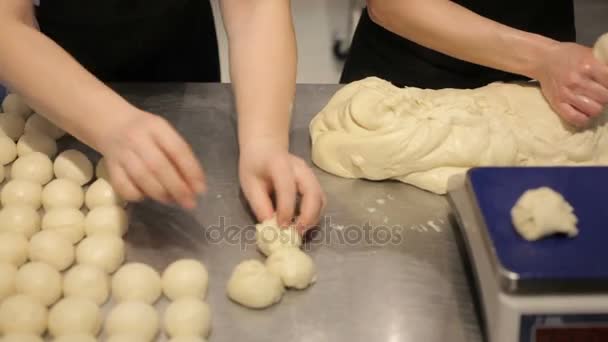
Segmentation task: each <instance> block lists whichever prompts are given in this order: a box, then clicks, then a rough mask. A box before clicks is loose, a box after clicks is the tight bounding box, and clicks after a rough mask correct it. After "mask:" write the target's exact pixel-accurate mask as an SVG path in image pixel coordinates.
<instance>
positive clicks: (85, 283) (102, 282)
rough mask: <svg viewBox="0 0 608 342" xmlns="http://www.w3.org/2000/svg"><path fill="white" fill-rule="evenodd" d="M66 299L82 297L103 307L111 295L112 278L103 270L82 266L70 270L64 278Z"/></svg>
mask: <svg viewBox="0 0 608 342" xmlns="http://www.w3.org/2000/svg"><path fill="white" fill-rule="evenodd" d="M63 293H64V295H65V296H66V297H70V296H74V297H82V298H87V299H90V300H92V301H93V302H95V304H97V305H101V304H103V303H105V302H106V300H107V299H108V296H109V295H110V277H109V276H108V274H107V273H106V272H104V271H103V270H102V269H101V268H99V267H95V266H91V265H85V264H80V265H76V266H74V267H72V268H70V269H69V270H68V271H67V272H66V273H65V277H64V278H63Z"/></svg>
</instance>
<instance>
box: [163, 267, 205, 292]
mask: <svg viewBox="0 0 608 342" xmlns="http://www.w3.org/2000/svg"><path fill="white" fill-rule="evenodd" d="M208 281H209V274H208V272H207V269H206V268H205V265H203V264H202V263H200V262H199V261H197V260H194V259H181V260H177V261H175V262H173V263H172V264H171V265H169V266H168V267H167V268H166V269H165V272H163V276H162V286H163V292H164V293H165V296H167V298H169V299H171V300H176V299H178V298H182V297H196V298H200V299H205V295H206V293H207V283H208Z"/></svg>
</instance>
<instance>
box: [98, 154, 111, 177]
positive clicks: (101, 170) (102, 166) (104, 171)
mask: <svg viewBox="0 0 608 342" xmlns="http://www.w3.org/2000/svg"><path fill="white" fill-rule="evenodd" d="M109 175H110V174H109V173H108V168H107V166H106V159H105V158H104V157H101V159H99V161H98V162H97V166H96V167H95V176H96V177H97V178H101V179H105V180H107V181H110V176H109Z"/></svg>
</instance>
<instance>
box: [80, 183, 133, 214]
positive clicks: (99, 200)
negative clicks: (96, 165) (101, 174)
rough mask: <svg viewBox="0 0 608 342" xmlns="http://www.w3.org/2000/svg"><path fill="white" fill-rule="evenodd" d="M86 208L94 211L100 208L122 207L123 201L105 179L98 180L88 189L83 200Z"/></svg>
mask: <svg viewBox="0 0 608 342" xmlns="http://www.w3.org/2000/svg"><path fill="white" fill-rule="evenodd" d="M84 202H85V204H86V205H87V208H89V209H94V208H97V207H101V206H108V205H115V206H119V207H123V206H124V205H125V201H123V200H122V199H121V198H120V196H119V195H118V193H116V191H114V188H113V187H112V185H110V183H108V181H106V180H105V179H98V180H96V181H95V182H93V184H91V186H89V188H88V189H87V193H86V195H85V199H84Z"/></svg>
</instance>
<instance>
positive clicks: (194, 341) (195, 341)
mask: <svg viewBox="0 0 608 342" xmlns="http://www.w3.org/2000/svg"><path fill="white" fill-rule="evenodd" d="M169 342H207V340H206V339H204V338H202V337H198V336H177V337H174V338H172V339H170V340H169Z"/></svg>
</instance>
